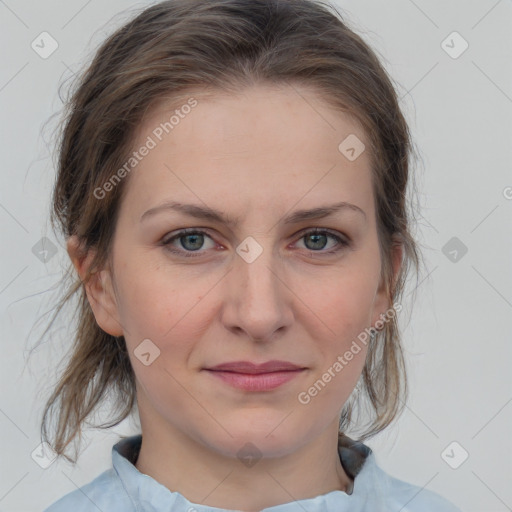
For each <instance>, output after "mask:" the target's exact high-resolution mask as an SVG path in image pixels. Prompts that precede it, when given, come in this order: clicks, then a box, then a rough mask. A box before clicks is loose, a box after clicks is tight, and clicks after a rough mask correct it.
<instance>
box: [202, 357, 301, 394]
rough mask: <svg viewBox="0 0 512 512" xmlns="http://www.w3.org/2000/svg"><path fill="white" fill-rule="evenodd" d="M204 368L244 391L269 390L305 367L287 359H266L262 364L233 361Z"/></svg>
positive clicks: (290, 378)
mask: <svg viewBox="0 0 512 512" xmlns="http://www.w3.org/2000/svg"><path fill="white" fill-rule="evenodd" d="M206 370H207V371H208V372H210V373H211V374H212V375H214V376H215V377H218V378H220V379H221V380H223V381H224V382H225V383H227V384H229V385H231V386H233V387H235V388H238V389H243V390H245V391H269V390H271V389H275V388H277V387H279V386H281V385H282V384H284V383H286V382H288V381H290V380H292V379H293V378H294V377H296V376H297V375H299V374H300V373H302V372H303V371H304V370H305V368H304V367H301V366H297V365H296V364H293V363H289V362H287V361H268V362H266V363H263V364H254V363H251V362H249V361H233V362H231V363H223V364H219V365H217V366H214V367H212V368H206Z"/></svg>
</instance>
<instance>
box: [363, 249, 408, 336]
mask: <svg viewBox="0 0 512 512" xmlns="http://www.w3.org/2000/svg"><path fill="white" fill-rule="evenodd" d="M391 251H392V254H391V260H392V265H393V287H394V286H395V284H396V280H397V278H398V274H399V272H400V268H401V267H402V259H403V244H402V243H401V242H400V241H399V240H393V244H392V246H391ZM389 293H390V290H389V288H388V284H387V283H386V282H385V281H384V280H383V279H381V282H380V283H379V288H378V290H377V292H376V294H375V300H374V305H373V313H372V320H371V322H372V323H371V325H372V326H373V327H375V328H376V329H377V330H382V324H383V320H382V318H383V317H381V315H384V314H385V313H386V311H388V310H389V309H390V308H391V307H392V306H393V304H392V303H391V297H390V296H389Z"/></svg>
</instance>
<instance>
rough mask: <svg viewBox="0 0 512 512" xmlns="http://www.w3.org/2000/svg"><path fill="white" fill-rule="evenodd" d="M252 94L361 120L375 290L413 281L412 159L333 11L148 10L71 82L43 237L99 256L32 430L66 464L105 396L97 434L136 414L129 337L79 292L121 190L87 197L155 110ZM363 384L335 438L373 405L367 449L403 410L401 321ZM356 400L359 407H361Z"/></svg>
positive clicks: (282, 7) (72, 289)
mask: <svg viewBox="0 0 512 512" xmlns="http://www.w3.org/2000/svg"><path fill="white" fill-rule="evenodd" d="M254 84H290V85H294V84H297V85H303V86H304V85H306V86H308V87H310V88H312V90H314V91H316V92H317V93H319V94H320V95H321V97H322V98H323V99H325V101H326V102H327V103H328V104H329V105H331V106H332V107H333V108H335V109H338V110H339V111H344V112H349V113H350V114H353V115H354V116H355V117H356V118H357V120H358V121H359V122H360V123H361V124H362V126H363V128H364V130H365V133H366V135H367V137H368V140H369V143H370V148H368V149H369V151H370V155H371V160H372V180H373V187H374V198H375V201H376V203H375V204H376V214H377V229H378V237H379V247H380V252H381V258H382V263H383V264H382V277H383V278H384V279H385V282H386V284H387V287H388V288H387V289H388V293H389V297H390V300H391V303H393V304H396V303H397V302H398V301H399V299H400V297H401V295H402V293H403V287H404V284H405V278H406V275H407V274H408V270H409V267H410V264H414V265H415V268H416V270H418V263H419V256H420V253H419V251H418V248H417V245H416V242H415V241H414V239H413V237H412V235H411V231H410V214H411V212H409V208H408V206H409V205H408V203H407V194H406V189H407V184H408V178H409V161H410V157H411V154H412V150H413V146H412V143H411V138H410V133H409V129H408V126H407V123H406V121H405V119H404V116H403V114H402V112H401V109H400V107H399V104H398V99H397V94H396V91H395V88H394V86H393V84H392V81H391V79H390V77H389V76H388V74H387V72H386V71H385V69H384V68H383V66H382V65H381V63H380V61H379V59H378V58H377V56H376V54H375V53H374V51H372V50H371V49H370V48H369V46H368V45H367V44H366V43H365V42H364V41H363V39H362V38H361V37H360V36H358V35H356V34H355V33H354V32H353V31H352V30H351V29H350V28H348V26H347V24H346V23H345V22H344V20H343V18H342V16H341V15H340V13H339V12H338V11H337V10H336V9H335V8H334V7H332V6H331V5H329V4H326V3H322V2H319V1H316V0H293V1H289V0H281V1H279V0H209V1H207V2H205V1H203V0H171V1H165V2H161V3H159V4H156V5H153V6H151V7H149V8H147V9H145V10H144V11H143V12H141V13H139V14H138V15H137V16H136V17H135V18H133V19H132V20H131V21H129V22H128V23H126V24H125V25H124V26H122V27H121V28H120V29H118V30H117V31H116V32H115V33H114V34H113V35H111V36H110V37H108V39H107V40H106V41H105V42H104V43H103V44H102V45H101V47H100V48H99V50H98V51H97V52H96V54H95V56H94V59H93V61H92V63H91V64H90V65H89V66H88V68H87V69H86V70H85V71H84V73H83V75H82V76H80V77H78V81H77V85H76V87H75V88H74V90H73V91H72V94H71V97H70V99H69V101H67V103H66V111H65V116H64V118H63V123H62V126H61V130H60V133H59V148H58V150H59V151H58V171H57V177H56V183H55V187H54V191H53V197H52V211H51V221H52V225H53V227H54V228H55V227H57V228H58V229H59V230H60V231H61V232H62V233H63V234H64V236H65V237H66V238H67V237H70V236H71V235H77V236H78V238H79V240H80V241H81V244H82V247H83V250H84V254H85V253H86V251H87V250H88V249H89V248H94V249H95V250H96V254H95V257H94V259H93V261H92V264H91V266H90V267H89V269H88V272H87V276H86V278H85V279H84V281H83V282H81V281H80V280H79V279H78V280H77V277H76V273H75V272H74V269H73V268H72V266H71V268H70V269H69V272H68V274H67V278H68V279H71V280H72V282H71V283H70V285H69V287H68V288H67V292H66V293H65V295H64V296H63V297H62V299H61V300H60V301H59V304H58V307H57V310H56V312H55V314H54V316H53V318H52V321H51V323H53V321H54V320H55V317H56V316H57V315H58V314H59V312H60V311H61V309H62V307H63V306H64V305H65V304H66V303H68V301H70V299H71V298H72V297H73V296H74V294H75V293H76V292H80V298H79V300H78V302H77V306H76V307H77V309H76V312H77V321H78V322H77V323H78V325H77V330H76V335H75V338H74V343H73V347H72V349H71V355H70V358H69V361H68V362H67V366H66V368H65V370H64V372H63V373H62V375H61V376H60V380H59V381H58V383H57V386H56V388H55V389H54V390H53V393H52V394H51V396H50V398H49V399H48V401H47V403H46V406H45V409H44V414H43V418H42V422H41V433H42V436H43V439H45V440H47V441H48V442H49V443H50V445H51V446H52V447H53V449H54V450H55V451H56V452H57V454H59V455H62V456H64V457H66V459H67V460H69V461H73V462H75V461H76V455H75V460H73V459H71V458H70V457H68V456H67V455H66V453H65V451H66V447H67V446H68V445H69V444H70V443H71V442H72V441H73V440H74V439H76V436H77V435H78V436H79V437H81V429H82V425H83V423H84V422H85V420H86V418H88V417H89V415H90V414H91V413H92V412H94V411H95V410H96V409H97V407H98V406H99V405H100V404H101V403H102V402H103V400H104V399H105V398H106V396H107V395H108V394H110V393H111V394H112V397H113V405H114V408H115V409H116V413H117V414H116V416H115V418H114V419H113V421H111V422H110V423H109V424H106V425H101V426H99V428H109V427H112V426H115V425H117V424H119V423H120V422H121V421H122V420H123V419H125V418H126V417H128V416H130V414H131V413H132V412H133V411H134V409H135V408H136V391H135V376H134V372H133V369H132V367H131V364H130V360H129V357H128V353H127V349H126V344H125V340H124V337H122V336H121V337H114V336H111V335H109V334H107V333H106V332H104V331H103V330H102V329H101V328H100V327H99V326H98V324H97V323H96V320H95V317H94V315H93V312H92V310H91V307H90V305H89V302H88V300H87V296H86V293H85V287H84V283H85V282H87V280H88V279H89V278H90V275H91V272H93V271H94V270H95V269H98V268H102V267H103V265H104V264H105V263H106V262H108V261H110V255H111V251H110V248H111V242H112V237H113V233H114V230H115V225H116V219H117V215H118V211H119V206H120V201H121V200H122V194H123V190H124V188H125V186H126V181H127V180H122V181H120V182H119V183H118V184H117V185H116V186H115V187H114V188H113V190H112V191H110V192H109V193H108V194H106V195H105V197H103V198H101V199H98V198H97V197H96V195H95V194H94V190H95V189H97V188H98V187H101V186H102V185H103V184H104V183H105V182H106V181H107V180H108V179H109V178H110V177H111V176H112V175H113V174H114V173H115V171H116V170H117V169H119V168H120V166H122V165H123V163H124V162H126V158H127V155H129V154H130V151H131V150H133V148H132V147H131V144H132V143H133V140H134V137H135V135H136V133H137V127H138V126H140V123H141V120H142V118H143V116H144V115H145V113H147V112H148V110H149V109H150V108H152V107H154V106H155V105H157V104H158V102H159V101H162V100H163V99H171V100H177V99H178V98H181V97H185V95H187V94H190V92H191V91H194V90H197V91H199V92H201V91H204V92H206V91H210V92H213V93H214V92H215V91H228V92H229V91H232V92H236V91H240V90H241V89H242V88H243V87H246V86H249V85H254ZM340 142H341V141H340ZM396 243H401V244H403V248H404V257H403V262H402V268H401V270H400V273H399V275H398V278H397V279H396V281H393V279H392V277H393V276H392V263H391V248H392V245H393V244H396ZM65 279H66V276H65ZM51 323H50V325H51ZM45 332H46V331H45ZM360 384H361V385H360V386H359V385H358V386H357V387H356V390H355V391H354V393H353V395H351V398H350V399H349V400H348V401H347V403H346V404H345V406H344V408H343V411H342V415H341V420H340V431H342V430H344V429H346V428H348V427H349V426H351V425H352V423H354V425H356V423H355V422H354V421H353V420H354V416H355V414H354V412H355V411H356V410H358V409H359V410H362V409H361V404H362V400H363V399H365V400H369V402H368V403H369V404H371V407H370V409H371V412H372V419H371V421H370V422H369V423H368V425H367V428H366V430H365V431H364V432H363V433H362V434H361V435H360V436H359V438H360V439H365V438H367V437H370V436H372V435H374V434H376V433H377V432H379V431H381V430H382V429H384V428H385V427H387V426H388V425H389V424H390V423H391V422H392V421H393V419H394V418H395V417H396V416H397V415H398V414H399V413H400V412H401V411H402V408H403V405H404V402H405V398H406V396H407V379H406V369H405V364H404V358H403V353H402V348H401V339H400V333H399V329H398V324H397V321H396V317H392V318H391V319H390V320H389V321H388V322H386V324H385V326H384V328H383V329H382V330H381V331H379V332H378V334H377V336H376V337H375V339H374V340H372V341H371V342H370V344H369V346H368V354H367V359H366V362H365V366H364V369H363V372H362V375H361V379H360ZM359 388H360V390H361V391H364V393H359V394H358V393H356V391H359ZM356 395H357V396H356ZM55 410H57V411H58V417H57V420H56V423H55V425H56V430H55V432H54V435H53V437H52V438H50V437H49V435H48V426H50V425H52V421H51V419H52V417H53V415H54V413H55ZM97 427H98V426H97Z"/></svg>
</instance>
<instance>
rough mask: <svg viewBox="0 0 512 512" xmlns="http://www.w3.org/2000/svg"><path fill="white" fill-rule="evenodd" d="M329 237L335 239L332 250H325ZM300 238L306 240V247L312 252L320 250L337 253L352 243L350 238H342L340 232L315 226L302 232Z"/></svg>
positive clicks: (326, 252) (323, 252) (324, 252)
mask: <svg viewBox="0 0 512 512" xmlns="http://www.w3.org/2000/svg"><path fill="white" fill-rule="evenodd" d="M329 238H330V239H331V240H334V241H335V244H334V246H331V250H328V251H323V250H322V249H325V247H326V245H327V243H328V240H329ZM300 240H304V245H305V246H306V249H307V250H309V251H311V252H319V253H320V254H335V253H337V252H339V251H340V250H342V249H343V248H345V247H348V246H349V245H350V242H349V241H348V240H345V239H344V238H341V237H340V236H339V235H338V234H335V233H334V232H331V231H330V230H326V229H319V228H315V229H313V230H309V231H307V232H305V233H303V234H302V236H301V237H300Z"/></svg>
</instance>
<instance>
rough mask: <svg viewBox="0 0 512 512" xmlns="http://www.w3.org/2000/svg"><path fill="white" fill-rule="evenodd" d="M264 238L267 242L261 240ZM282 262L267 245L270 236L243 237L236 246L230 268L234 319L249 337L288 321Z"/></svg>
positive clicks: (269, 332) (266, 333) (263, 334)
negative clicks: (231, 269)
mask: <svg viewBox="0 0 512 512" xmlns="http://www.w3.org/2000/svg"><path fill="white" fill-rule="evenodd" d="M265 241H267V242H268V243H265ZM282 268H283V266H282V265H281V264H280V262H279V258H278V257H277V258H276V254H275V251H274V250H273V248H272V247H271V237H266V238H265V237H260V238H259V239H258V240H256V239H255V238H253V237H247V238H246V239H245V240H244V241H242V243H241V244H240V245H239V246H238V247H237V258H236V260H235V263H234V268H233V271H232V272H230V274H231V276H230V279H231V286H230V289H231V290H232V296H231V300H233V303H232V304H231V306H232V307H233V308H234V311H235V313H234V315H235V316H234V317H232V318H231V322H234V323H236V324H237V325H238V327H240V328H242V329H243V330H244V331H246V332H247V333H248V334H249V335H250V336H251V337H254V338H259V339H263V338H266V337H269V336H271V335H272V333H273V332H274V331H275V330H277V329H279V328H280V327H281V326H282V325H285V324H286V323H287V322H288V321H289V319H290V318H289V316H290V312H289V304H288V301H287V299H286V290H287V288H286V286H284V284H283V283H282V281H283V280H284V279H283V276H279V272H280V270H282Z"/></svg>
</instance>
